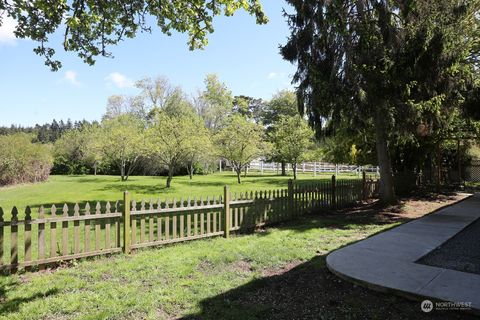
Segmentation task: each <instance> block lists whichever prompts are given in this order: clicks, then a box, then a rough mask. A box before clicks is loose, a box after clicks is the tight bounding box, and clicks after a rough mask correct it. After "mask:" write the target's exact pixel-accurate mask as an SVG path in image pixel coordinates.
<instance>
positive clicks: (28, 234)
mask: <svg viewBox="0 0 480 320" xmlns="http://www.w3.org/2000/svg"><path fill="white" fill-rule="evenodd" d="M31 223H32V211H31V209H30V207H28V206H27V207H26V208H25V231H24V250H25V262H30V261H31V260H32V224H31ZM28 269H29V268H27V270H28Z"/></svg>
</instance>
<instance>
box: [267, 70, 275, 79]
mask: <svg viewBox="0 0 480 320" xmlns="http://www.w3.org/2000/svg"><path fill="white" fill-rule="evenodd" d="M277 76H278V73H276V72H270V73H269V74H268V76H267V78H268V79H275V78H276V77H277Z"/></svg>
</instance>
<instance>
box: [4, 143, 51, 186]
mask: <svg viewBox="0 0 480 320" xmlns="http://www.w3.org/2000/svg"><path fill="white" fill-rule="evenodd" d="M52 165H53V158H52V154H51V146H50V145H45V144H38V143H32V137H31V136H30V135H28V134H25V133H18V134H13V135H8V136H0V185H2V186H3V185H10V184H17V183H27V182H39V181H45V180H47V179H48V176H49V174H50V169H51V168H52Z"/></svg>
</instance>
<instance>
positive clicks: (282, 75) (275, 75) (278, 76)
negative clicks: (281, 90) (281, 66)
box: [267, 72, 287, 80]
mask: <svg viewBox="0 0 480 320" xmlns="http://www.w3.org/2000/svg"><path fill="white" fill-rule="evenodd" d="M286 76H287V74H286V73H285V72H270V73H269V74H268V75H267V79H268V80H273V79H284V78H285V77H286Z"/></svg>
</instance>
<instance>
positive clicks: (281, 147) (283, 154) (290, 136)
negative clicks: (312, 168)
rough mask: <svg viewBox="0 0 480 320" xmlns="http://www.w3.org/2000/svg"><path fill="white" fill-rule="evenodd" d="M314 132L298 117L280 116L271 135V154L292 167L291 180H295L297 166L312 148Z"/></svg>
mask: <svg viewBox="0 0 480 320" xmlns="http://www.w3.org/2000/svg"><path fill="white" fill-rule="evenodd" d="M313 139H314V132H313V130H312V129H311V128H310V127H309V126H308V124H307V122H306V121H305V120H304V119H303V118H302V117H301V116H300V115H296V116H294V117H288V116H282V117H281V118H280V119H279V121H278V123H277V128H276V130H275V132H274V134H273V146H274V147H273V153H274V154H275V155H276V156H277V157H278V158H280V159H284V160H285V161H287V162H288V163H290V164H291V165H292V169H293V179H294V180H296V179H297V165H298V163H299V162H301V161H303V160H305V158H306V157H307V154H308V151H309V150H310V149H312V147H313Z"/></svg>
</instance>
